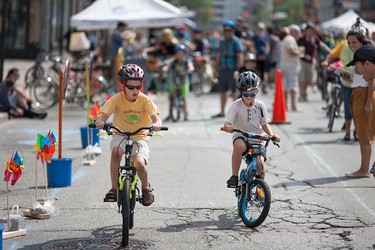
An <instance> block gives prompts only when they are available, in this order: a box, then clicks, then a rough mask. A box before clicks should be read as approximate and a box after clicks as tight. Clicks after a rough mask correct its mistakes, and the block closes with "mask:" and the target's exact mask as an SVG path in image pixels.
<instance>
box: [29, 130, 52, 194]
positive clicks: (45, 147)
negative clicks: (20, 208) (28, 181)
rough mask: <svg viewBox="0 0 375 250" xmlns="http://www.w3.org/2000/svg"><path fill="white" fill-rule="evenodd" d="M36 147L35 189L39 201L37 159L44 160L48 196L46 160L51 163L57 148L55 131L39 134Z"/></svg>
mask: <svg viewBox="0 0 375 250" xmlns="http://www.w3.org/2000/svg"><path fill="white" fill-rule="evenodd" d="M34 149H35V150H36V151H37V154H36V162H35V190H36V200H37V201H38V169H37V161H38V160H40V161H41V162H42V166H43V171H44V178H45V186H46V195H47V197H48V186H47V174H46V169H45V167H46V166H45V162H47V163H51V158H52V156H53V154H54V153H55V150H56V137H55V135H54V134H53V132H51V131H49V132H48V134H47V135H46V136H43V135H41V134H38V136H37V139H36V143H35V145H34Z"/></svg>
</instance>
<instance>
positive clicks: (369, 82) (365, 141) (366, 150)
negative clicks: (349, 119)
mask: <svg viewBox="0 0 375 250" xmlns="http://www.w3.org/2000/svg"><path fill="white" fill-rule="evenodd" d="M346 66H347V67H349V66H354V68H355V69H354V71H355V72H354V75H353V83H352V87H353V89H352V95H351V99H350V110H351V112H352V116H353V121H354V124H355V128H356V130H357V134H358V142H359V145H360V151H361V166H360V168H359V169H358V170H357V171H355V172H353V173H347V174H346V176H347V177H349V178H363V177H370V173H369V169H370V168H369V165H370V159H371V151H372V149H371V145H372V144H373V142H374V135H375V121H374V119H375V114H374V111H373V108H374V107H375V95H374V78H375V47H374V45H372V44H365V45H362V46H361V47H360V48H359V49H358V50H357V51H356V52H355V53H354V56H353V60H352V61H351V62H349V63H348V64H347V65H346ZM362 78H363V79H364V80H363V79H362ZM373 174H374V173H373ZM374 175H375V174H374Z"/></svg>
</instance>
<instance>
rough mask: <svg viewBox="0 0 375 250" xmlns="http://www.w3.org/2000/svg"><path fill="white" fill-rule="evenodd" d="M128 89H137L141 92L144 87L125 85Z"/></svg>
mask: <svg viewBox="0 0 375 250" xmlns="http://www.w3.org/2000/svg"><path fill="white" fill-rule="evenodd" d="M125 86H126V88H127V89H129V90H134V89H137V90H140V89H141V88H142V85H137V86H133V85H125Z"/></svg>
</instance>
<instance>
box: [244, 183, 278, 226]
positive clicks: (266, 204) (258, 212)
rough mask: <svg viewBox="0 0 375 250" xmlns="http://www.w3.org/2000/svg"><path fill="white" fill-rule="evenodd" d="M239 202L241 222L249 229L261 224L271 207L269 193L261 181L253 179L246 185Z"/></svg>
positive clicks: (268, 189) (266, 186)
mask: <svg viewBox="0 0 375 250" xmlns="http://www.w3.org/2000/svg"><path fill="white" fill-rule="evenodd" d="M246 186H247V187H246V192H245V190H243V192H242V194H241V199H240V202H239V204H238V205H239V213H240V217H241V219H242V222H243V223H244V224H245V225H246V226H247V227H249V228H254V227H257V226H259V225H260V224H262V223H263V221H264V220H265V219H266V217H267V215H268V212H269V210H270V206H271V191H270V188H269V187H268V185H267V183H266V182H265V181H264V180H263V179H255V180H253V181H251V182H250V183H248V184H247V185H246Z"/></svg>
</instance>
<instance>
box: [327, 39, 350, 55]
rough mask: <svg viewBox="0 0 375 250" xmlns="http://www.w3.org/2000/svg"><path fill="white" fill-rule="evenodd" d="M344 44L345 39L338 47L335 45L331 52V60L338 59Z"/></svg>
mask: <svg viewBox="0 0 375 250" xmlns="http://www.w3.org/2000/svg"><path fill="white" fill-rule="evenodd" d="M345 44H346V39H344V40H342V41H341V42H340V43H339V44H338V45H336V47H334V48H333V49H332V50H331V53H330V54H331V56H332V57H333V58H339V57H340V54H341V51H342V49H343V48H344V46H345Z"/></svg>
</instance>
